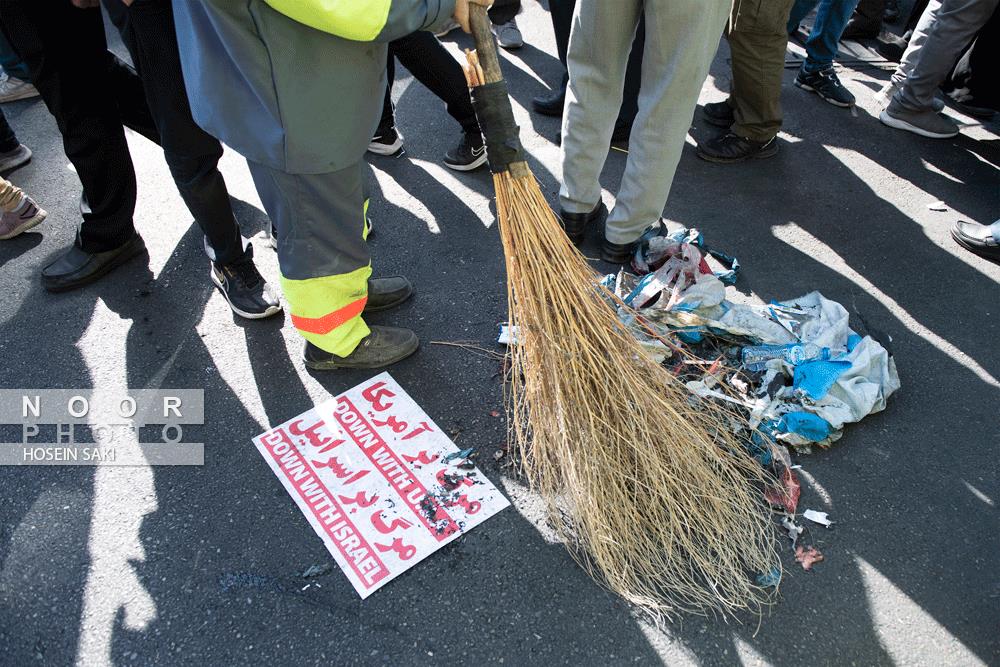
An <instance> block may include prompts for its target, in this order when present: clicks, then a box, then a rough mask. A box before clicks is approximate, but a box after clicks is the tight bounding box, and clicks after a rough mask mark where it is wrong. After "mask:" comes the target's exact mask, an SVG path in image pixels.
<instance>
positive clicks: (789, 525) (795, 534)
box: [781, 516, 805, 549]
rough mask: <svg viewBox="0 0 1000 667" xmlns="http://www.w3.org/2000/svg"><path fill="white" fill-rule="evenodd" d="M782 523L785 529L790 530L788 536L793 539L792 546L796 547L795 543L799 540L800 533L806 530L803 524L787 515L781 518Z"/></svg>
mask: <svg viewBox="0 0 1000 667" xmlns="http://www.w3.org/2000/svg"><path fill="white" fill-rule="evenodd" d="M781 525H782V526H783V527H784V529H785V531H787V532H788V538H789V539H790V540H791V541H792V548H793V549H794V548H795V543H796V542H798V541H799V535H801V534H802V531H804V530H805V528H803V527H802V526H800V525H798V524H797V523H795V519H793V518H792V517H790V516H786V517H785V518H784V519H782V520H781Z"/></svg>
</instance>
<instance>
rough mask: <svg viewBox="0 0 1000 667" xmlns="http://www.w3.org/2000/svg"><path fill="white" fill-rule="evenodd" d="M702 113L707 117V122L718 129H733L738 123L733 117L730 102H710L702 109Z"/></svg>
mask: <svg viewBox="0 0 1000 667" xmlns="http://www.w3.org/2000/svg"><path fill="white" fill-rule="evenodd" d="M701 113H702V114H703V115H704V116H705V121H706V122H707V123H709V124H711V125H714V126H716V127H726V128H728V127H732V125H733V123H735V122H736V116H734V115H733V108H732V107H731V106H729V102H709V103H708V104H706V105H705V106H703V107H702V108H701Z"/></svg>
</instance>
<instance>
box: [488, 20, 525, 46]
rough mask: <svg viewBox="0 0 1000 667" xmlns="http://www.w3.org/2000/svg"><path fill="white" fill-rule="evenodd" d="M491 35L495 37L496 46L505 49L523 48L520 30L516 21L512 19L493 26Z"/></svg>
mask: <svg viewBox="0 0 1000 667" xmlns="http://www.w3.org/2000/svg"><path fill="white" fill-rule="evenodd" d="M493 34H494V35H496V38H497V44H499V45H500V46H502V47H503V48H505V49H519V48H521V47H522V46H524V38H523V37H521V29H520V28H518V27H517V21H515V20H514V19H511V20H509V21H507V22H506V23H501V24H500V25H496V24H494V25H493Z"/></svg>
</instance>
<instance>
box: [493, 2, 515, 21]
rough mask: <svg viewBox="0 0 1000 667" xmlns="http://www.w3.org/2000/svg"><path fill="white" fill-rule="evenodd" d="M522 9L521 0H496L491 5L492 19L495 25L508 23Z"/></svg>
mask: <svg viewBox="0 0 1000 667" xmlns="http://www.w3.org/2000/svg"><path fill="white" fill-rule="evenodd" d="M519 11H521V0H496V1H495V2H494V3H493V6H492V7H490V12H489V14H490V21H492V22H493V23H494V24H495V25H500V24H501V23H506V22H507V21H509V20H511V19H512V18H514V17H515V16H517V13H518V12H519Z"/></svg>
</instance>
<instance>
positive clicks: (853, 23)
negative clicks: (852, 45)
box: [840, 15, 882, 40]
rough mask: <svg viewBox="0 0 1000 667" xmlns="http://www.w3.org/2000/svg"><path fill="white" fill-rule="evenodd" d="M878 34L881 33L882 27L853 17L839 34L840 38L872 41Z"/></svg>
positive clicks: (876, 23) (856, 16)
mask: <svg viewBox="0 0 1000 667" xmlns="http://www.w3.org/2000/svg"><path fill="white" fill-rule="evenodd" d="M880 32H882V25H881V24H880V23H879V22H878V21H872V20H871V19H867V18H864V17H863V16H858V15H854V16H853V17H851V20H850V21H848V22H847V25H845V26H844V32H843V33H841V35H840V38H841V39H852V40H858V39H874V38H876V37H878V35H879V33H880Z"/></svg>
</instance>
